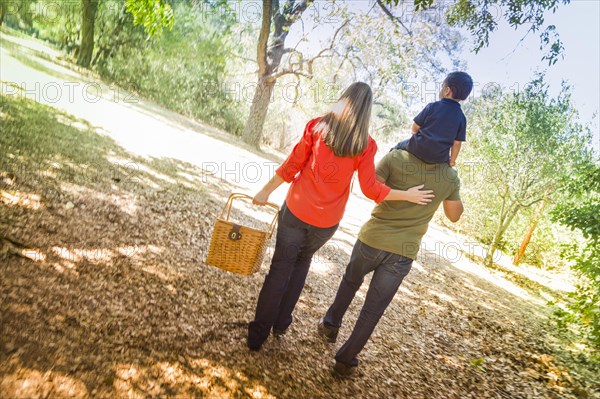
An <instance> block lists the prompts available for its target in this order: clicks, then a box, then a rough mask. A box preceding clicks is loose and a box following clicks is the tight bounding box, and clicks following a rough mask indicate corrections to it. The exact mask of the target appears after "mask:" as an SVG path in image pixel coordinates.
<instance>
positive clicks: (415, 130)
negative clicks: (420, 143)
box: [410, 122, 421, 134]
mask: <svg viewBox="0 0 600 399" xmlns="http://www.w3.org/2000/svg"><path fill="white" fill-rule="evenodd" d="M420 128H421V126H419V125H417V124H416V123H414V122H413V124H412V126H411V128H410V131H411V133H412V134H417V132H418V131H419V129H420Z"/></svg>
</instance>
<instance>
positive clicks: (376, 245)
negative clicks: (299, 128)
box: [318, 150, 463, 377]
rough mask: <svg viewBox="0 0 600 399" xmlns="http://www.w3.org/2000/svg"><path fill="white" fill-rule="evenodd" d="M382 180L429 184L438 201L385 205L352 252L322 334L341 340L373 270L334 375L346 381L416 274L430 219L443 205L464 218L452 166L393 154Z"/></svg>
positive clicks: (380, 170)
mask: <svg viewBox="0 0 600 399" xmlns="http://www.w3.org/2000/svg"><path fill="white" fill-rule="evenodd" d="M377 176H378V180H380V181H382V182H383V183H385V184H386V185H388V186H389V187H391V188H395V189H403V190H405V189H406V188H409V187H413V186H415V185H418V184H424V185H425V187H424V188H425V189H431V190H433V192H434V194H435V198H434V199H433V201H432V202H431V203H429V204H427V205H425V206H416V205H413V204H410V203H407V202H402V201H383V202H381V203H380V204H379V205H377V206H376V207H375V208H374V209H373V212H372V213H371V219H370V220H369V221H367V223H365V224H364V225H363V227H362V229H361V231H360V233H359V235H358V240H357V241H356V244H355V245H354V249H353V250H352V255H351V257H350V263H349V264H348V266H347V267H346V272H345V274H344V276H343V277H342V281H341V282H340V286H339V288H338V292H337V294H336V297H335V300H334V302H333V304H332V305H331V307H330V308H329V309H328V310H327V313H326V314H325V316H324V317H323V318H322V319H321V320H320V321H319V326H318V332H319V334H320V335H321V336H322V337H323V338H324V339H326V340H327V341H329V342H335V341H336V338H337V334H338V330H339V328H340V326H341V325H342V319H343V317H344V314H345V313H346V310H347V309H348V306H350V303H351V302H352V299H353V298H354V295H355V294H356V291H358V289H359V288H360V286H361V284H362V282H363V280H364V277H365V275H367V274H368V273H370V272H373V278H372V279H371V284H370V285H369V290H368V292H367V297H366V298H365V303H364V305H363V307H362V309H361V312H360V315H359V317H358V320H357V321H356V325H355V326H354V330H353V331H352V334H351V335H350V338H348V340H347V341H346V342H345V343H344V344H343V345H342V347H341V348H340V349H339V351H338V352H337V354H336V356H335V360H336V363H335V366H334V368H333V373H334V374H335V375H337V376H340V377H346V376H349V375H350V374H352V372H353V371H354V370H355V369H356V367H357V366H358V359H357V358H356V356H357V355H358V354H359V353H360V351H361V350H362V349H363V347H364V346H365V344H366V343H367V341H368V339H369V337H370V336H371V333H372V332H373V330H374V329H375V326H376V325H377V323H378V322H379V319H380V318H381V316H382V315H383V312H384V311H385V309H386V308H387V306H388V305H389V304H390V302H391V301H392V299H393V298H394V295H395V294H396V292H397V291H398V288H399V287H400V284H401V283H402V280H403V279H404V277H405V276H406V275H407V274H408V272H409V271H410V268H411V265H412V262H413V260H414V259H415V258H416V256H417V253H418V251H419V247H420V245H421V239H422V237H423V235H424V234H425V233H426V232H427V227H428V225H429V221H430V220H431V218H432V217H433V214H434V213H435V211H436V210H437V208H438V207H439V206H440V205H441V204H443V207H444V213H445V214H446V217H447V218H448V219H450V220H451V221H452V222H456V221H458V220H459V219H460V216H461V215H462V213H463V205H462V202H461V200H460V194H459V188H460V180H459V178H458V175H457V173H456V170H454V169H452V168H451V167H450V166H449V165H448V164H446V163H444V164H428V163H425V162H423V161H421V160H420V159H419V158H417V157H415V156H414V155H412V154H410V153H409V152H407V151H405V150H392V151H391V152H389V153H388V154H387V155H386V156H385V157H384V158H383V159H382V160H381V161H380V163H379V165H378V166H377Z"/></svg>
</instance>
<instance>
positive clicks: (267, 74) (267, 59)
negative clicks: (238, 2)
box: [242, 0, 311, 148]
mask: <svg viewBox="0 0 600 399" xmlns="http://www.w3.org/2000/svg"><path fill="white" fill-rule="evenodd" d="M310 3H311V1H310V0H299V1H298V2H296V1H295V0H287V2H286V3H285V5H284V6H283V8H282V9H280V7H279V1H271V0H263V10H262V11H263V14H262V23H261V28H260V34H259V36H258V46H257V52H256V53H257V54H256V61H257V62H258V84H257V86H256V92H255V93H254V98H253V100H252V107H251V108H250V115H249V116H248V121H247V122H246V126H245V127H244V133H243V134H242V139H243V140H244V141H245V142H246V143H248V144H250V145H252V146H254V147H256V148H258V147H259V146H260V141H261V138H262V133H263V125H264V123H265V117H266V115H267V111H268V109H269V103H270V101H271V95H272V94H273V88H274V87H275V82H276V81H277V78H276V77H273V76H271V74H272V73H273V72H274V71H277V68H278V67H279V64H281V59H282V57H283V54H284V53H285V39H286V38H287V35H288V33H289V31H290V26H291V25H292V24H293V23H294V22H295V21H297V20H298V18H300V16H301V15H302V13H303V12H304V11H305V10H306V8H307V7H308V5H309V4H310ZM271 19H272V20H273V25H274V26H273V34H272V35H271V34H270V32H271ZM269 36H271V44H270V45H269V43H268V42H269Z"/></svg>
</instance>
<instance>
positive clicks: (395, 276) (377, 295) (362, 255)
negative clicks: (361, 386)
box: [324, 240, 413, 366]
mask: <svg viewBox="0 0 600 399" xmlns="http://www.w3.org/2000/svg"><path fill="white" fill-rule="evenodd" d="M412 262H413V261H412V259H409V258H406V257H404V256H402V255H398V254H393V253H391V252H387V251H383V250H381V249H376V248H373V247H371V246H369V245H367V244H365V243H363V242H361V241H360V240H357V241H356V244H355V245H354V249H353V250H352V255H351V257H350V263H349V264H348V266H347V267H346V273H344V276H343V277H342V281H341V282H340V287H339V288H338V291H337V294H336V296H335V300H334V301H333V304H332V305H331V307H330V308H329V310H327V313H326V314H325V317H324V323H325V324H326V325H327V326H329V327H338V328H339V327H340V326H341V325H342V319H343V318H344V314H345V313H346V310H348V306H350V303H351V302H352V299H354V295H355V294H356V291H358V289H359V288H360V286H361V285H362V283H363V281H364V278H365V276H366V275H367V274H368V273H370V272H373V271H374V273H373V278H372V279H371V284H370V285H369V290H368V291H367V297H366V298H365V303H364V305H363V307H362V309H361V311H360V315H359V316H358V319H357V320H356V325H355V326H354V330H352V334H351V335H350V338H348V340H347V341H346V342H345V343H344V345H342V347H341V348H340V350H339V351H338V352H337V354H336V355H335V359H336V360H337V361H339V362H342V363H345V364H347V365H351V366H356V365H358V359H357V358H356V356H357V355H358V354H359V353H360V351H361V350H362V349H363V348H364V346H365V344H366V343H367V341H368V340H369V337H370V336H371V334H372V333H373V330H374V329H375V326H376V325H377V323H378V322H379V319H380V318H381V316H382V315H383V312H384V311H385V309H386V308H387V307H388V305H389V304H390V302H391V301H392V299H393V298H394V295H396V292H397V291H398V288H399V287H400V284H401V283H402V280H403V279H404V277H406V275H407V274H408V272H409V271H410V268H411V266H412Z"/></svg>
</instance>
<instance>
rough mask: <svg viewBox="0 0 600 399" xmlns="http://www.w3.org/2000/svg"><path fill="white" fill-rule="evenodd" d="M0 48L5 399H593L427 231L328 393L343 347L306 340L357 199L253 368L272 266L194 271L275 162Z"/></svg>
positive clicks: (458, 249)
mask: <svg viewBox="0 0 600 399" xmlns="http://www.w3.org/2000/svg"><path fill="white" fill-rule="evenodd" d="M0 39H1V42H0V45H1V46H0V62H1V64H0V71H1V75H0V80H2V83H3V93H4V95H3V97H1V99H2V101H1V102H0V123H2V135H1V136H0V148H2V155H1V157H2V158H0V166H1V168H0V173H1V175H0V178H1V182H0V189H1V190H2V191H1V193H2V197H1V198H0V199H1V200H2V203H1V205H0V216H1V219H0V237H2V240H3V241H2V252H1V253H0V262H1V263H0V271H1V276H2V279H1V282H0V298H1V300H2V307H1V309H2V313H1V319H0V321H1V323H2V338H1V341H0V362H1V363H0V375H1V378H2V380H1V382H0V394H1V395H0V396H2V397H27V398H30V397H66V396H74V397H88V396H92V397H115V396H117V397H129V396H133V397H153V396H178V397H210V398H227V397H233V398H238V397H253V398H270V397H277V398H349V397H350V398H359V397H360V398H371V397H372V398H488V397H489V398H544V397H548V398H568V397H578V396H581V395H583V393H584V392H587V394H588V395H594V391H593V389H592V388H591V387H590V386H582V384H584V385H586V383H585V381H580V382H578V381H576V380H573V379H572V376H571V375H570V374H569V372H568V370H565V369H563V368H561V367H559V366H557V365H556V362H555V360H554V358H553V355H552V352H551V351H550V348H549V347H548V345H547V341H548V333H547V332H546V329H547V325H546V321H545V320H546V312H547V311H546V310H545V308H544V307H542V306H540V305H541V304H542V303H544V301H543V300H542V299H541V298H540V297H539V296H538V295H536V294H535V293H532V292H529V291H527V290H524V289H522V288H520V287H518V286H516V285H514V284H512V283H510V282H509V281H507V280H505V279H503V278H502V277H501V276H499V275H497V274H494V273H491V272H489V271H487V270H486V269H484V268H482V267H480V266H478V265H476V264H474V263H472V262H471V261H469V259H468V257H467V256H466V254H465V252H470V251H471V249H470V248H471V247H470V245H469V240H468V239H465V238H462V237H457V236H456V235H453V234H451V233H450V232H448V231H446V230H445V229H443V228H439V227H435V226H432V228H431V229H430V232H429V233H428V235H427V237H426V239H425V242H424V247H423V250H422V252H421V255H420V256H419V259H418V260H417V262H415V266H414V268H413V270H412V271H411V273H410V274H409V276H408V277H407V279H406V280H405V283H404V284H403V286H402V288H401V290H400V291H399V293H398V294H397V295H396V298H395V299H394V301H393V303H392V304H391V306H390V308H389V309H388V311H387V313H386V315H385V317H384V319H383V321H382V322H381V323H380V325H379V326H378V328H377V330H376V332H375V334H374V336H373V337H372V340H371V342H370V343H369V344H368V345H367V347H366V349H365V351H364V352H363V353H362V354H361V368H360V371H359V373H358V376H357V377H356V378H354V379H353V380H351V381H342V382H341V381H338V380H336V379H334V378H332V377H331V376H330V374H329V372H328V369H329V367H330V366H331V362H332V358H333V354H334V353H335V350H336V348H337V347H338V346H339V343H338V344H337V345H328V344H324V343H322V342H320V341H319V339H318V338H317V337H316V336H315V326H316V321H317V320H318V318H319V317H320V316H321V315H322V314H323V312H324V311H325V310H326V308H327V306H328V305H329V304H330V302H331V300H332V299H333V296H334V295H335V290H336V288H337V284H338V282H339V280H340V278H341V275H342V273H343V269H344V266H345V263H346V262H347V260H348V258H349V252H350V250H351V247H352V244H353V243H354V240H355V239H354V237H355V236H356V232H357V230H358V228H359V227H360V225H361V224H362V222H363V221H364V220H365V219H366V218H367V217H368V210H370V209H371V207H372V204H371V203H369V202H368V201H367V200H365V199H363V198H362V197H359V196H353V197H352V198H351V200H350V203H349V205H348V209H347V215H346V217H345V218H344V220H343V222H342V224H341V228H340V229H339V231H338V233H336V236H335V237H334V239H333V240H332V241H331V242H330V243H329V244H328V245H327V246H326V247H325V248H324V249H323V250H322V251H320V252H319V254H318V256H317V258H316V259H315V262H313V265H312V268H311V273H310V275H309V277H308V280H307V285H306V288H305V290H304V293H303V296H302V298H301V299H300V302H299V304H298V307H297V310H296V312H295V321H294V324H293V325H292V328H291V330H290V331H289V333H288V334H287V335H286V336H284V337H283V338H281V339H270V340H269V341H268V342H267V343H266V345H265V347H264V350H263V351H261V352H260V353H258V354H255V353H250V352H248V351H247V350H246V348H245V345H244V333H245V328H246V323H247V322H248V321H249V320H250V319H251V318H252V315H253V307H254V305H255V303H256V297H257V295H258V290H259V289H260V285H261V283H262V280H263V278H264V275H265V273H266V268H267V265H266V264H264V265H263V268H262V269H261V271H260V273H257V274H256V275H253V276H250V277H241V276H236V275H232V274H229V273H226V272H223V271H221V270H218V269H215V268H211V267H206V266H205V265H204V264H203V259H204V256H205V252H206V248H207V246H208V240H209V234H210V231H211V226H212V223H213V221H214V219H215V217H216V215H217V214H218V213H219V211H220V209H221V207H222V205H223V202H224V199H225V198H226V197H227V195H228V193H230V192H231V191H243V192H248V193H252V192H253V191H255V190H256V188H257V187H259V186H260V185H261V184H262V183H264V181H266V180H267V179H268V178H269V177H270V175H271V173H272V170H273V167H274V165H275V164H276V162H277V161H278V160H279V159H280V158H279V156H278V155H277V154H270V155H268V156H266V157H265V155H264V154H259V153H256V152H253V151H251V150H249V149H244V148H240V147H242V146H241V145H240V144H239V143H238V142H237V141H236V140H235V138H232V137H230V136H227V135H225V134H223V133H221V132H219V131H218V130H216V129H214V128H212V127H210V126H207V125H204V124H201V123H197V122H194V121H190V120H188V119H186V118H183V117H181V116H179V115H176V114H173V113H171V112H169V111H166V110H164V109H162V108H160V107H158V106H156V105H154V104H152V103H150V102H147V101H143V100H140V99H136V98H134V97H132V96H130V95H129V94H127V93H125V92H124V91H122V90H117V89H116V88H114V87H113V88H111V87H109V86H107V85H104V84H102V83H100V82H98V81H97V80H95V79H93V78H91V77H85V76H82V75H81V74H79V73H78V72H74V71H73V70H71V69H68V68H65V67H64V66H60V65H59V64H60V61H59V60H57V57H58V56H59V54H58V53H55V52H54V53H53V52H52V50H51V49H48V48H46V47H44V46H42V45H40V44H39V43H38V42H34V41H29V40H23V39H19V38H15V37H12V36H7V35H5V34H2V36H0ZM39 51H41V52H42V53H41V54H40V53H39ZM7 82H12V83H14V84H16V85H19V86H21V87H22V88H24V89H25V93H24V92H23V91H21V90H18V89H16V88H15V87H14V86H13V85H7V84H6V83H7ZM71 88H73V90H72V91H71ZM54 93H60V95H58V96H56V95H55V94H54ZM116 97H118V98H116ZM42 104H46V105H48V106H46V105H42ZM5 131H6V132H9V133H10V134H4V132H5ZM284 195H285V190H280V192H278V193H277V195H275V196H274V198H273V200H274V201H276V202H281V201H282V200H283V197H284ZM260 216H261V214H260V213H259V212H258V213H253V212H248V213H245V214H243V215H242V214H237V215H236V217H238V218H240V219H243V220H244V221H245V222H248V223H259V220H258V219H260ZM261 220H262V219H261ZM267 257H268V255H267ZM366 286H367V284H365V285H364V286H363V288H362V289H361V291H360V292H359V295H358V296H357V300H355V302H354V303H353V305H352V306H351V308H350V312H349V314H348V317H347V320H346V321H345V325H344V327H343V328H342V330H341V337H340V340H343V339H344V338H345V337H347V336H348V334H349V332H350V329H351V327H352V326H353V323H354V321H355V319H356V316H357V313H358V311H359V309H360V305H361V304H362V298H363V297H364V294H365V293H366ZM590 385H591V382H590ZM581 397H583V396H581Z"/></svg>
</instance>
